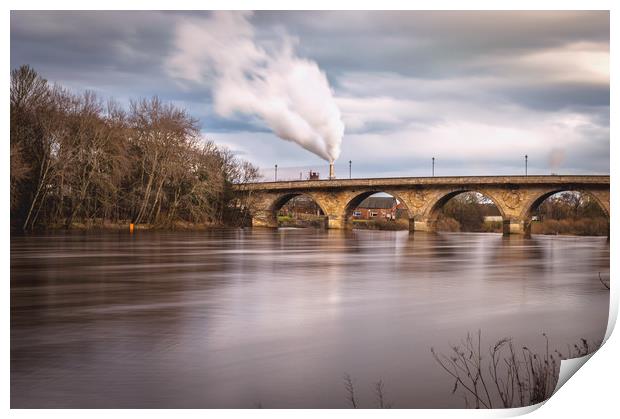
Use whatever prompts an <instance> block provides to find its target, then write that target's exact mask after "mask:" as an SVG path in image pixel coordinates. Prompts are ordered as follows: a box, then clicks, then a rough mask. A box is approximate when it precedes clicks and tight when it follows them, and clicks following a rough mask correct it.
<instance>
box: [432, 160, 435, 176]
mask: <svg viewBox="0 0 620 419" xmlns="http://www.w3.org/2000/svg"><path fill="white" fill-rule="evenodd" d="M432 174H433V177H435V157H433V171H432Z"/></svg>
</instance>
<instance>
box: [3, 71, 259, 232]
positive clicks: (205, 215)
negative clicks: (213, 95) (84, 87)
mask: <svg viewBox="0 0 620 419" xmlns="http://www.w3.org/2000/svg"><path fill="white" fill-rule="evenodd" d="M10 100H11V105H10V118H11V127H10V130H11V134H10V142H11V146H10V164H11V175H10V188H11V199H10V208H11V227H12V229H20V230H24V231H30V230H33V229H37V228H58V227H63V228H94V227H99V228H106V226H107V227H113V226H115V225H124V226H126V225H127V224H129V223H130V222H131V223H135V224H142V225H147V226H152V227H166V228H172V227H175V226H177V227H178V226H188V225H196V226H210V225H225V224H226V225H239V224H242V223H244V222H246V219H247V214H246V213H245V211H244V208H246V206H244V205H243V202H240V200H239V198H238V196H235V195H234V194H233V193H232V185H233V184H234V183H237V182H246V181H251V180H254V179H256V178H257V177H258V169H257V168H256V167H254V166H253V165H251V164H250V163H248V162H246V161H242V160H239V159H237V158H236V157H235V156H234V155H233V154H232V153H231V152H230V151H228V150H226V149H224V148H221V147H218V146H216V145H215V144H213V143H212V142H210V141H204V140H203V139H202V138H201V137H200V131H199V125H198V121H197V120H196V119H194V118H192V117H191V116H190V115H189V114H188V113H187V111H185V110H184V109H181V108H179V107H177V106H175V105H172V104H167V103H164V102H162V101H161V100H160V99H158V98H157V97H153V98H151V99H139V100H132V101H131V102H130V105H129V108H128V109H125V108H123V107H122V106H120V105H119V104H118V103H116V102H114V101H113V100H109V101H107V102H104V101H103V100H102V99H100V98H99V97H97V95H95V94H94V93H93V92H84V93H83V94H74V93H72V92H70V91H69V90H67V89H65V88H63V87H62V86H58V85H51V84H49V83H48V82H47V81H46V80H45V79H43V78H42V77H41V76H40V75H39V74H37V73H36V72H35V71H34V70H33V69H32V68H30V67H28V66H22V67H20V68H18V69H15V70H13V71H12V72H11V87H10ZM242 199H243V198H242ZM242 199H241V200H242Z"/></svg>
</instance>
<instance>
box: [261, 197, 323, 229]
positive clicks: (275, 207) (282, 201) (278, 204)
mask: <svg viewBox="0 0 620 419" xmlns="http://www.w3.org/2000/svg"><path fill="white" fill-rule="evenodd" d="M298 197H306V198H309V199H310V200H312V202H313V203H314V204H315V205H316V206H317V207H318V208H319V211H320V215H322V216H324V217H325V216H326V214H327V212H326V211H325V208H324V206H323V205H322V204H321V202H320V199H317V197H316V196H313V194H312V193H301V192H290V193H285V194H282V195H280V196H278V197H276V199H274V201H273V203H272V204H271V207H270V212H271V214H272V216H273V218H274V220H275V224H276V226H277V225H278V213H279V212H280V210H281V209H282V208H283V207H284V206H285V205H286V204H288V203H289V202H291V201H293V200H294V199H295V198H298Z"/></svg>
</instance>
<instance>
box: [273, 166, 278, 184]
mask: <svg viewBox="0 0 620 419" xmlns="http://www.w3.org/2000/svg"><path fill="white" fill-rule="evenodd" d="M274 181H275V182H277V181H278V165H277V164H276V171H275V175H274Z"/></svg>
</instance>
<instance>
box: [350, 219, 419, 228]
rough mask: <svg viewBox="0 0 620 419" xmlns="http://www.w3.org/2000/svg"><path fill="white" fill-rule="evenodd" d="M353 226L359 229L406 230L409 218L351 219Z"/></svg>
mask: <svg viewBox="0 0 620 419" xmlns="http://www.w3.org/2000/svg"><path fill="white" fill-rule="evenodd" d="M351 223H352V224H353V228H355V229H359V230H388V231H398V230H408V229H409V220H407V219H404V218H397V219H395V220H389V219H381V218H376V219H372V220H355V219H354V220H351Z"/></svg>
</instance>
